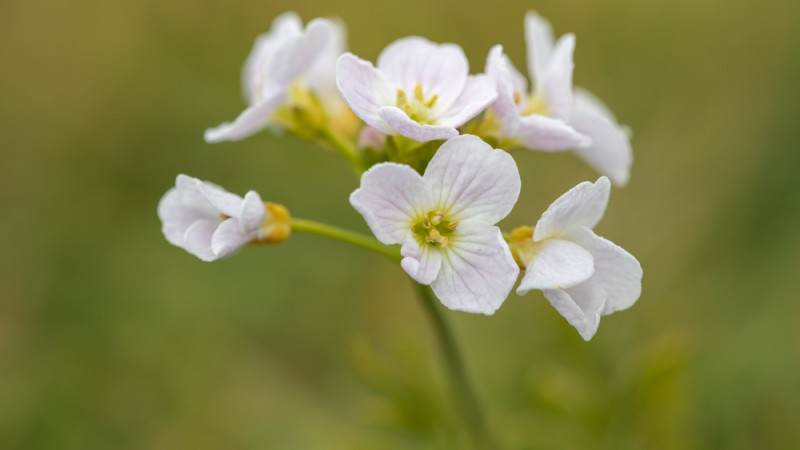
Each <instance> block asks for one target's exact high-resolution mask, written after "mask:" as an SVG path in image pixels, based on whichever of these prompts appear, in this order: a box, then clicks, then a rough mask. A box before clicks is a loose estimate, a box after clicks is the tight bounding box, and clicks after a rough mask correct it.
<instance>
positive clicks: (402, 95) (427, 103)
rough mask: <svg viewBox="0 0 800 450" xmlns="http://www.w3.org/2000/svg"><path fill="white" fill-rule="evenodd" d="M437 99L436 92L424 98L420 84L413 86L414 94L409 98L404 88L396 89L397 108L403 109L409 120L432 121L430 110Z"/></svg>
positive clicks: (423, 122)
mask: <svg viewBox="0 0 800 450" xmlns="http://www.w3.org/2000/svg"><path fill="white" fill-rule="evenodd" d="M438 100H439V96H438V95H436V94H431V95H430V96H428V98H425V95H424V94H423V93H422V84H417V85H416V86H414V96H413V97H411V98H409V97H408V95H406V92H405V91H404V90H402V89H398V90H397V102H396V105H397V107H398V108H400V109H402V110H403V111H405V113H406V114H408V117H410V118H411V120H413V121H415V122H417V123H419V124H421V125H425V124H431V123H433V121H434V117H433V114H432V112H433V108H434V107H435V106H436V102H437V101H438Z"/></svg>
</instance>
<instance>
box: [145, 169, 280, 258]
mask: <svg viewBox="0 0 800 450" xmlns="http://www.w3.org/2000/svg"><path fill="white" fill-rule="evenodd" d="M158 217H159V218H160V219H161V222H162V224H163V227H162V231H163V232H164V236H165V237H166V238H167V240H168V241H169V242H170V243H171V244H172V245H175V246H178V247H181V248H183V249H184V250H186V251H188V252H189V253H191V254H193V255H195V256H197V257H198V258H200V259H202V260H203V261H214V260H216V259H220V258H224V257H226V256H230V255H232V254H234V253H235V252H236V251H237V250H239V248H241V247H242V246H244V245H245V244H247V243H249V242H251V241H261V242H279V241H282V240H284V239H286V237H288V235H289V231H290V229H289V225H288V212H287V211H286V209H285V208H284V207H283V206H280V205H276V204H272V203H263V202H262V201H261V197H259V195H258V193H256V192H255V191H250V192H248V193H247V194H246V195H245V196H244V198H241V197H239V196H238V195H234V194H231V193H229V192H226V191H225V190H223V189H222V188H220V187H218V186H216V185H213V184H211V183H208V182H204V181H200V180H198V179H197V178H192V177H189V176H186V175H178V178H177V179H176V181H175V187H174V188H172V189H170V190H169V191H167V193H166V194H164V196H163V197H162V198H161V201H160V202H159V204H158Z"/></svg>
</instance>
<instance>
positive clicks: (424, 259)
mask: <svg viewBox="0 0 800 450" xmlns="http://www.w3.org/2000/svg"><path fill="white" fill-rule="evenodd" d="M400 253H401V254H402V255H403V260H402V261H400V265H401V266H402V267H403V270H405V271H406V273H408V275H409V276H411V278H413V279H414V280H416V281H417V282H418V283H420V284H431V282H432V281H433V280H434V279H435V278H436V276H437V275H438V274H439V268H440V267H441V266H442V252H441V251H440V250H439V249H438V248H433V247H431V246H430V245H422V246H420V245H419V243H418V242H417V240H416V239H415V238H414V236H413V235H412V234H411V233H409V234H408V235H407V236H406V240H405V243H403V247H402V248H401V249H400Z"/></svg>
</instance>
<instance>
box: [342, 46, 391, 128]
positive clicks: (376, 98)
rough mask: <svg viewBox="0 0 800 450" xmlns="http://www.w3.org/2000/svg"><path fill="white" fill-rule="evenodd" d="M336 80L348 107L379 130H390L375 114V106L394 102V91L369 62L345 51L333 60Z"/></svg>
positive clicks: (376, 110)
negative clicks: (334, 61) (336, 59)
mask: <svg viewBox="0 0 800 450" xmlns="http://www.w3.org/2000/svg"><path fill="white" fill-rule="evenodd" d="M336 84H337V86H339V92H341V93H342V96H343V97H344V99H345V101H346V102H347V104H348V105H350V109H352V110H353V112H354V113H355V114H356V115H357V116H358V117H360V118H361V120H363V121H364V122H366V123H367V125H369V126H371V127H373V128H376V129H378V130H379V131H381V132H383V133H386V134H394V133H393V131H392V129H391V128H389V126H388V125H387V124H386V123H385V122H384V121H383V119H382V118H381V117H380V116H379V115H378V110H379V109H380V108H381V107H384V106H387V105H394V104H395V102H396V100H397V91H396V90H395V88H394V87H393V86H392V84H391V83H390V82H389V80H387V79H386V77H385V76H384V75H383V74H382V73H381V72H380V71H378V70H376V69H375V67H373V66H372V64H370V63H369V62H367V61H364V60H363V59H360V58H358V57H357V56H355V55H353V54H352V53H345V54H344V55H342V56H341V57H339V61H338V62H337V64H336Z"/></svg>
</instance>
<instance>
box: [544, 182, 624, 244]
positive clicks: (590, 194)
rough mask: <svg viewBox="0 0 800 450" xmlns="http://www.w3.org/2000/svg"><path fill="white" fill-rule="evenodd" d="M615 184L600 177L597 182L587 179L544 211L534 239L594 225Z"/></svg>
mask: <svg viewBox="0 0 800 450" xmlns="http://www.w3.org/2000/svg"><path fill="white" fill-rule="evenodd" d="M610 192H611V183H609V181H608V178H606V177H600V178H598V180H597V181H596V182H595V183H590V182H588V181H584V182H583V183H580V184H579V185H577V186H575V187H574V188H572V189H570V190H569V191H567V192H566V193H565V194H564V195H562V196H561V197H559V198H558V199H556V201H554V202H553V203H552V204H551V205H550V207H548V208H547V211H545V212H544V214H542V217H541V219H539V221H538V222H537V223H536V228H534V230H533V240H534V241H535V242H539V241H541V240H543V239H549V238H552V237H560V236H563V235H565V234H567V233H569V232H570V231H573V230H576V229H578V228H581V227H586V228H589V229H592V228H594V226H595V225H597V222H599V221H600V219H601V218H602V217H603V213H604V212H605V211H606V205H608V196H609V194H610Z"/></svg>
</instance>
